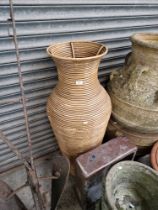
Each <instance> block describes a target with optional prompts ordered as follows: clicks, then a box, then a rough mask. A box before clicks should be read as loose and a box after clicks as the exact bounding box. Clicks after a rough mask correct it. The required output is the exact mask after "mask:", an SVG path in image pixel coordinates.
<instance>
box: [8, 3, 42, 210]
mask: <svg viewBox="0 0 158 210" xmlns="http://www.w3.org/2000/svg"><path fill="white" fill-rule="evenodd" d="M9 4H10V17H11V22H12V27H13V40H14V45H15V50H16V58H17V66H18V75H19V84H20V91H21V96H22V104H23V111H24V118H25V126H26V131H27V138H28V146H29V153H30V166H31V170H27V173H28V178H30V179H29V184H30V187H31V190H32V195H33V199H34V202H35V206H36V209H37V210H38V209H40V210H44V209H45V204H44V200H43V196H42V193H41V191H40V184H39V180H38V177H37V173H36V169H35V165H34V160H33V151H32V140H31V135H30V129H29V120H28V115H27V107H26V100H25V93H24V83H23V77H22V70H21V63H20V54H19V48H18V41H17V34H16V24H15V18H14V9H13V2H12V0H9ZM26 169H27V168H26Z"/></svg>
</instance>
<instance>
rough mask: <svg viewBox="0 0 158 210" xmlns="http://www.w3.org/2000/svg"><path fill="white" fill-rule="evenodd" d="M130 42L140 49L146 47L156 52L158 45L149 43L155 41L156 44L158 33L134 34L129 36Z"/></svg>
mask: <svg viewBox="0 0 158 210" xmlns="http://www.w3.org/2000/svg"><path fill="white" fill-rule="evenodd" d="M131 41H132V43H134V44H137V45H141V46H142V47H148V48H152V49H157V50H158V44H157V45H155V44H154V43H151V42H150V41H157V43H158V33H136V34H133V35H132V36H131Z"/></svg>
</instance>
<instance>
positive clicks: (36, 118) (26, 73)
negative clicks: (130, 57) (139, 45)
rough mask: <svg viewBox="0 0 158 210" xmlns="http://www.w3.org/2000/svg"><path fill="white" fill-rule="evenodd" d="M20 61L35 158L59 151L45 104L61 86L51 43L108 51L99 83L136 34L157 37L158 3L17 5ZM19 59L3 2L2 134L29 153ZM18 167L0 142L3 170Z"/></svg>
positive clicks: (47, 0)
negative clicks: (90, 44)
mask: <svg viewBox="0 0 158 210" xmlns="http://www.w3.org/2000/svg"><path fill="white" fill-rule="evenodd" d="M13 3H14V7H13V8H14V14H15V20H16V31H17V36H18V45H19V50H20V61H21V67H22V74H23V78H24V88H25V94H26V98H27V99H28V101H27V109H28V116H29V123H30V130H31V137H32V140H33V148H34V154H35V156H40V155H44V154H46V153H48V152H50V151H54V150H56V148H57V145H56V142H55V139H54V136H53V134H52V131H51V129H50V126H49V123H48V120H47V116H46V112H45V106H46V100H47V97H48V95H49V94H50V92H51V90H52V88H53V87H54V86H55V84H56V83H57V74H56V70H55V66H54V64H53V62H52V60H51V59H50V58H48V56H47V54H46V47H47V46H48V45H49V44H50V43H55V42H62V41H65V40H74V39H75V40H79V39H84V40H95V41H98V42H101V43H103V44H106V45H107V46H108V47H109V53H108V55H107V56H106V57H105V58H104V59H103V61H102V63H101V65H100V70H99V78H100V80H101V81H102V82H104V81H105V79H106V74H108V73H109V72H110V71H111V70H112V69H113V68H115V67H119V66H121V65H122V64H123V62H124V57H125V55H126V54H127V53H128V52H129V50H130V41H129V36H130V35H131V34H132V33H135V32H158V1H157V0H150V1H147V0H139V1H138V0H137V1H136V0H135V1H132V0H111V1H108V0H104V1H103V0H98V1H97V0H88V1H85V0H78V1H77V0H67V1H66V0H60V1H57V0H54V1H52V0H26V1H25V2H24V1H20V0H13ZM20 94H21V93H20V88H19V80H18V70H17V60H16V54H15V46H14V42H13V28H12V24H11V20H10V12H9V2H8V0H1V1H0V129H1V130H2V131H3V132H4V134H5V135H6V136H7V137H8V138H9V139H10V140H11V141H12V142H13V143H14V144H15V145H16V146H17V147H18V148H19V149H20V150H21V151H22V152H23V153H26V154H27V152H28V148H27V137H26V128H25V123H24V114H23V107H22V104H21V103H20V102H16V101H15V102H14V103H13V102H12V103H10V104H7V103H5V101H6V100H19V98H20ZM18 163H19V162H18V161H17V158H16V157H15V155H14V154H13V153H12V152H11V151H10V150H9V149H8V147H7V146H6V145H5V144H3V142H2V141H0V171H4V170H6V169H7V168H10V167H13V166H15V165H16V164H18Z"/></svg>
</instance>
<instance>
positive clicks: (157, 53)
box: [109, 33, 158, 133]
mask: <svg viewBox="0 0 158 210" xmlns="http://www.w3.org/2000/svg"><path fill="white" fill-rule="evenodd" d="M131 41H132V52H131V53H129V54H128V56H127V57H126V59H125V64H124V66H123V68H121V69H120V71H116V72H113V73H112V75H111V81H110V84H109V94H110V96H111V100H112V105H113V113H112V114H113V117H114V118H115V119H116V121H117V122H119V123H120V124H121V125H123V126H124V127H125V128H128V129H131V130H134V131H138V132H142V133H158V34H145V33H144V34H143V33H142V34H141V33H140V34H135V35H133V36H132V37H131Z"/></svg>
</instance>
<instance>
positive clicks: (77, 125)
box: [47, 41, 111, 160]
mask: <svg viewBox="0 0 158 210" xmlns="http://www.w3.org/2000/svg"><path fill="white" fill-rule="evenodd" d="M47 51H48V54H49V55H50V56H51V57H52V58H53V60H54V62H55V64H56V66H57V71H58V79H59V82H58V84H57V86H56V87H55V88H54V90H53V91H52V93H51V95H50V97H49V98H48V103H47V113H48V117H49V120H50V123H51V126H52V128H53V131H54V134H55V136H56V139H57V141H58V144H59V147H60V149H61V151H62V153H63V154H65V155H66V156H68V157H69V158H70V160H74V158H75V157H76V156H78V155H79V154H81V153H83V152H86V151H88V150H90V149H92V148H94V147H96V146H98V145H99V144H101V142H102V139H103V137H104V134H105V130H106V127H107V123H108V121H109V118H110V114H111V101H110V98H109V95H108V94H107V92H106V91H105V89H104V88H103V87H102V86H101V85H100V83H99V80H98V66H99V63H100V60H101V58H102V57H103V56H104V55H105V54H106V53H107V48H106V47H105V46H103V45H101V44H98V43H94V42H83V41H81V42H67V43H61V44H56V45H51V46H50V47H48V49H47Z"/></svg>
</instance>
